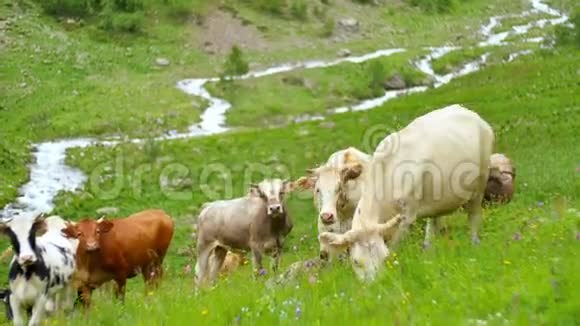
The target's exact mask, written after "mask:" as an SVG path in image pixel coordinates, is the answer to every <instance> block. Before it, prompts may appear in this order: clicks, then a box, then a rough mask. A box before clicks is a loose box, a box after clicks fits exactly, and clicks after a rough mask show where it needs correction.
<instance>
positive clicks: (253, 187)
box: [248, 183, 262, 197]
mask: <svg viewBox="0 0 580 326" xmlns="http://www.w3.org/2000/svg"><path fill="white" fill-rule="evenodd" d="M248 193H249V194H250V195H252V196H256V197H261V196H262V192H261V191H260V186H258V185H257V184H255V183H250V187H249V189H248Z"/></svg>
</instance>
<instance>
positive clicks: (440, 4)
mask: <svg viewBox="0 0 580 326" xmlns="http://www.w3.org/2000/svg"><path fill="white" fill-rule="evenodd" d="M407 1H408V2H409V3H410V4H411V5H412V6H415V7H419V8H421V10H423V11H425V12H428V13H447V12H450V11H451V10H452V9H453V7H454V5H455V1H453V0H407Z"/></svg>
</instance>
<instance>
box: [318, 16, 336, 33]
mask: <svg viewBox="0 0 580 326" xmlns="http://www.w3.org/2000/svg"><path fill="white" fill-rule="evenodd" d="M335 25H336V24H335V22H334V18H332V17H328V18H326V20H325V21H324V24H323V25H322V30H321V31H320V36H322V37H331V36H332V34H333V33H334V26H335Z"/></svg>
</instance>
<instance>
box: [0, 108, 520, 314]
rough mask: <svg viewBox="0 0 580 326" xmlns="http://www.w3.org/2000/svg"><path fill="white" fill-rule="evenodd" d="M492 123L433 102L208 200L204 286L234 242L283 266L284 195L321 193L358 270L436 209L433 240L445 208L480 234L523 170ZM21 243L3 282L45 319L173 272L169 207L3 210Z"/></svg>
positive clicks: (324, 215)
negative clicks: (395, 127) (298, 166)
mask: <svg viewBox="0 0 580 326" xmlns="http://www.w3.org/2000/svg"><path fill="white" fill-rule="evenodd" d="M493 146H494V134H493V130H492V128H491V127H490V126H489V125H488V123H487V122H485V121H484V120H483V119H482V118H481V117H480V116H479V115H477V114H476V113H474V112H472V111H470V110H468V109H465V108H463V107H461V106H459V105H452V106H448V107H445V108H442V109H439V110H435V111H432V112H430V113H427V114H425V115H423V116H421V117H418V118H417V119H415V120H414V121H412V122H411V123H410V124H409V125H408V126H406V127H405V128H403V129H401V130H400V131H398V132H396V133H393V134H390V135H388V136H387V137H386V138H384V140H383V141H382V142H381V143H380V144H379V145H378V146H377V148H376V150H375V152H374V153H373V154H366V153H363V152H361V151H359V150H357V149H356V148H353V147H350V148H347V149H344V150H340V151H338V152H336V153H334V154H332V155H331V156H330V158H329V159H328V161H327V162H326V163H324V164H322V165H321V166H319V167H317V168H315V169H311V170H308V174H307V175H306V176H303V177H301V178H299V179H297V180H296V181H288V180H286V181H283V180H280V179H268V180H264V181H262V182H260V183H258V184H252V185H250V187H249V191H248V193H247V195H246V196H244V197H241V198H237V199H231V200H221V201H215V202H211V203H206V204H204V205H203V207H202V209H201V212H200V214H199V218H198V222H197V232H198V234H197V261H196V265H195V274H196V283H197V285H198V286H204V285H207V284H211V283H212V282H213V281H215V279H216V278H217V275H218V273H219V272H220V270H222V269H223V268H224V260H226V259H227V257H229V256H230V253H239V252H246V251H250V252H251V254H252V261H253V266H254V268H255V271H256V273H258V274H260V273H263V266H262V256H263V255H264V254H267V255H271V256H272V257H273V268H274V270H276V269H277V267H278V263H279V261H280V256H281V253H282V248H283V242H284V239H285V237H286V236H287V235H288V234H289V233H290V232H291V230H292V227H293V223H292V220H291V218H290V215H289V214H288V207H287V206H286V204H285V195H286V194H288V193H290V192H292V191H297V190H308V191H312V192H313V194H314V200H315V204H316V206H317V208H318V210H319V216H318V217H317V220H318V232H319V235H318V237H319V242H320V257H321V258H322V259H324V260H329V259H333V257H335V256H336V255H338V254H343V253H347V255H348V256H349V257H350V260H351V262H352V267H353V269H354V271H355V273H356V275H357V276H358V277H359V278H360V279H361V280H365V281H371V280H373V279H374V278H375V277H376V275H377V274H378V273H379V272H380V269H381V267H382V266H383V265H384V264H383V263H384V260H385V259H386V258H387V256H388V255H389V249H388V247H387V244H388V245H389V247H393V246H396V245H397V243H399V241H400V240H401V239H402V238H403V236H404V235H405V233H406V232H407V231H408V229H409V226H410V225H411V224H413V223H414V221H415V220H416V219H417V218H423V217H424V218H428V220H427V223H426V225H427V229H426V232H425V233H426V235H425V240H424V246H429V244H430V241H431V239H432V237H433V235H434V234H435V233H436V232H437V231H438V229H439V226H440V218H441V216H443V215H447V214H450V213H452V212H454V211H456V210H457V209H459V208H464V209H465V211H466V212H467V215H468V220H469V224H470V231H471V239H472V241H473V242H474V243H478V242H479V237H478V229H479V225H480V222H481V213H482V204H483V202H484V201H486V200H487V201H492V202H508V201H509V200H510V199H511V197H512V195H513V192H514V181H515V169H514V168H513V166H512V164H511V162H510V161H509V159H508V158H507V157H505V156H504V155H503V154H492V149H493ZM0 229H1V230H2V233H4V234H5V235H7V236H8V238H9V239H10V242H11V248H12V251H13V253H14V257H13V259H12V262H11V263H10V268H9V285H10V286H9V289H5V290H3V291H0V297H1V298H2V299H3V300H4V302H5V303H6V311H7V316H8V318H9V319H12V320H13V322H14V324H15V325H23V324H24V320H25V318H26V317H29V325H38V324H39V323H40V322H41V321H42V320H43V319H44V318H45V317H46V316H48V315H50V314H52V313H54V312H56V311H65V312H68V311H71V310H72V309H73V307H74V305H75V297H77V302H80V303H82V304H83V305H84V306H85V307H89V305H90V302H91V293H92V291H93V290H94V289H96V288H98V287H100V286H101V285H102V284H104V283H106V282H109V281H111V280H114V281H115V283H116V291H115V294H116V296H117V297H118V298H121V299H122V298H123V296H124V293H125V284H126V281H127V279H129V278H132V277H135V276H137V275H138V274H142V275H143V278H144V280H145V283H146V287H150V286H151V287H154V286H156V284H157V282H158V281H159V279H160V278H161V277H162V274H163V268H162V263H163V259H164V257H165V255H166V253H167V250H168V248H169V245H170V243H171V240H172V237H173V231H174V224H173V220H172V219H171V217H169V216H168V215H167V214H166V213H165V212H164V211H162V210H146V211H143V212H139V213H136V214H134V215H131V216H129V217H126V218H121V219H110V220H104V219H103V218H101V219H99V220H93V219H84V220H81V221H78V222H71V221H65V220H63V219H62V218H60V217H58V216H50V217H45V216H44V215H40V216H13V217H10V218H5V219H2V220H0Z"/></svg>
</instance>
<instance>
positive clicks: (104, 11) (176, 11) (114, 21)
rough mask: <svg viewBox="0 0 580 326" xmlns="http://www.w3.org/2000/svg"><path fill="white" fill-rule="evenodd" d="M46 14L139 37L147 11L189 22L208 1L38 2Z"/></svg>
mask: <svg viewBox="0 0 580 326" xmlns="http://www.w3.org/2000/svg"><path fill="white" fill-rule="evenodd" d="M36 1H37V2H38V3H39V4H40V6H41V7H42V8H43V10H44V11H45V12H46V13H48V14H49V15H52V16H57V17H62V16H65V17H87V18H89V17H93V18H95V19H93V20H91V21H92V22H94V23H95V24H96V26H97V27H98V28H99V29H101V30H104V31H110V32H123V33H138V32H140V31H142V29H143V26H144V24H145V14H146V12H148V11H156V12H157V11H159V12H161V13H163V14H166V15H167V16H168V17H170V18H173V19H178V20H179V21H186V19H185V18H186V17H189V15H190V14H191V12H192V11H193V9H194V8H195V9H200V8H202V7H203V6H205V3H206V0H158V1H152V0H36Z"/></svg>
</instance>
